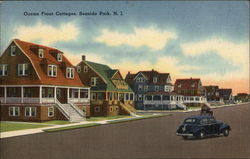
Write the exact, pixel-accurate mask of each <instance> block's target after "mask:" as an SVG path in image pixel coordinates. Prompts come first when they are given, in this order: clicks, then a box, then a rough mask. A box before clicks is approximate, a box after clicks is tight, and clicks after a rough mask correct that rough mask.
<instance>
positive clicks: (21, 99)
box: [21, 86, 23, 103]
mask: <svg viewBox="0 0 250 159" xmlns="http://www.w3.org/2000/svg"><path fill="white" fill-rule="evenodd" d="M21 103H23V86H21Z"/></svg>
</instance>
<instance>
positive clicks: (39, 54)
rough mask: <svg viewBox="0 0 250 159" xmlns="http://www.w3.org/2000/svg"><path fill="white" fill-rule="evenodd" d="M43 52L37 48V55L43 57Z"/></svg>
mask: <svg viewBox="0 0 250 159" xmlns="http://www.w3.org/2000/svg"><path fill="white" fill-rule="evenodd" d="M43 55H44V52H43V49H38V57H39V58H43Z"/></svg>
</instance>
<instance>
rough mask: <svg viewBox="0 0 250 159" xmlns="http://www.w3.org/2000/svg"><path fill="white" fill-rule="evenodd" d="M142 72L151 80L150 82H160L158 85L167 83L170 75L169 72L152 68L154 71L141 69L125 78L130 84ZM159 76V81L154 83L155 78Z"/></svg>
mask: <svg viewBox="0 0 250 159" xmlns="http://www.w3.org/2000/svg"><path fill="white" fill-rule="evenodd" d="M140 73H142V74H143V75H144V76H145V77H146V78H147V79H148V81H149V84H158V85H163V84H166V80H167V79H168V77H169V76H170V75H169V73H159V72H158V71H155V70H152V71H139V72H137V73H136V74H130V73H128V74H127V76H126V78H125V80H126V82H128V83H129V84H132V83H133V80H134V78H135V77H136V76H137V75H138V74H140ZM154 77H157V82H156V83H153V78H154Z"/></svg>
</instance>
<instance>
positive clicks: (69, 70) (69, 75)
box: [66, 68, 74, 78]
mask: <svg viewBox="0 0 250 159" xmlns="http://www.w3.org/2000/svg"><path fill="white" fill-rule="evenodd" d="M66 77H67V78H74V68H67V69H66Z"/></svg>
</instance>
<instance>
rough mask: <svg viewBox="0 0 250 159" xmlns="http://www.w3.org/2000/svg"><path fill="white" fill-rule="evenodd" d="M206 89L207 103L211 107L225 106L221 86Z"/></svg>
mask: <svg viewBox="0 0 250 159" xmlns="http://www.w3.org/2000/svg"><path fill="white" fill-rule="evenodd" d="M204 88H205V89H206V97H207V102H208V103H209V104H211V105H221V104H223V98H222V97H221V95H220V91H219V86H212V85H210V86H204Z"/></svg>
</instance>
